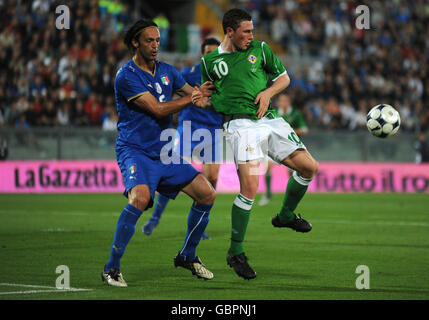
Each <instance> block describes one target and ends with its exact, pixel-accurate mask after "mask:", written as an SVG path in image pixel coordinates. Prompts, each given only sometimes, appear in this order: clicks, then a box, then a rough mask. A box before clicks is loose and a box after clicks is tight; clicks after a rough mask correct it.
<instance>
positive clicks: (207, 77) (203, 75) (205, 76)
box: [200, 57, 213, 84]
mask: <svg viewBox="0 0 429 320" xmlns="http://www.w3.org/2000/svg"><path fill="white" fill-rule="evenodd" d="M200 70H201V84H203V83H204V82H206V81H213V79H212V78H211V77H210V75H209V74H208V69H207V62H206V60H205V59H204V57H202V58H201V62H200Z"/></svg>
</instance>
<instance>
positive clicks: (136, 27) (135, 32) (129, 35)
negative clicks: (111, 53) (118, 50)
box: [124, 19, 158, 51]
mask: <svg viewBox="0 0 429 320" xmlns="http://www.w3.org/2000/svg"><path fill="white" fill-rule="evenodd" d="M147 27H157V28H158V25H157V24H156V23H155V22H153V21H152V20H150V19H141V20H139V21H137V22H136V23H134V24H133V25H132V26H131V27H130V28H129V29H128V31H127V32H126V33H125V36H124V43H125V45H126V46H127V47H128V49H129V50H131V51H135V50H136V48H135V47H134V46H133V40H136V41H138V36H139V34H140V31H141V30H143V29H144V28H147Z"/></svg>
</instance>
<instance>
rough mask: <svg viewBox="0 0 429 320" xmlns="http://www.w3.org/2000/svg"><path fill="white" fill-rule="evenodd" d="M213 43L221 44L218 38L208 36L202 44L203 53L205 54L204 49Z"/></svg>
mask: <svg viewBox="0 0 429 320" xmlns="http://www.w3.org/2000/svg"><path fill="white" fill-rule="evenodd" d="M211 45H217V46H218V45H220V41H219V40H218V39H216V38H206V39H205V40H204V41H203V43H202V44H201V54H204V51H205V50H206V46H211Z"/></svg>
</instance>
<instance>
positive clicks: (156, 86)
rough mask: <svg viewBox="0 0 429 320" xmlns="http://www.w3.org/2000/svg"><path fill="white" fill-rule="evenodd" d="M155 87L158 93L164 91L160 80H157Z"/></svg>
mask: <svg viewBox="0 0 429 320" xmlns="http://www.w3.org/2000/svg"><path fill="white" fill-rule="evenodd" d="M155 89H156V93H158V94H161V93H162V89H161V86H160V85H159V83H158V82H155Z"/></svg>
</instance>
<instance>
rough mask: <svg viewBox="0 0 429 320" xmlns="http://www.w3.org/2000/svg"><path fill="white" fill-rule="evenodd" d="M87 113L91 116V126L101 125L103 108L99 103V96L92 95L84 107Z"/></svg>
mask: <svg viewBox="0 0 429 320" xmlns="http://www.w3.org/2000/svg"><path fill="white" fill-rule="evenodd" d="M84 110H85V113H86V114H87V115H88V116H89V122H90V124H91V125H95V126H99V125H101V115H102V113H103V107H102V106H101V104H100V102H99V98H98V95H96V94H95V93H92V94H91V95H90V96H89V98H88V100H86V102H85V106H84Z"/></svg>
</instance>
